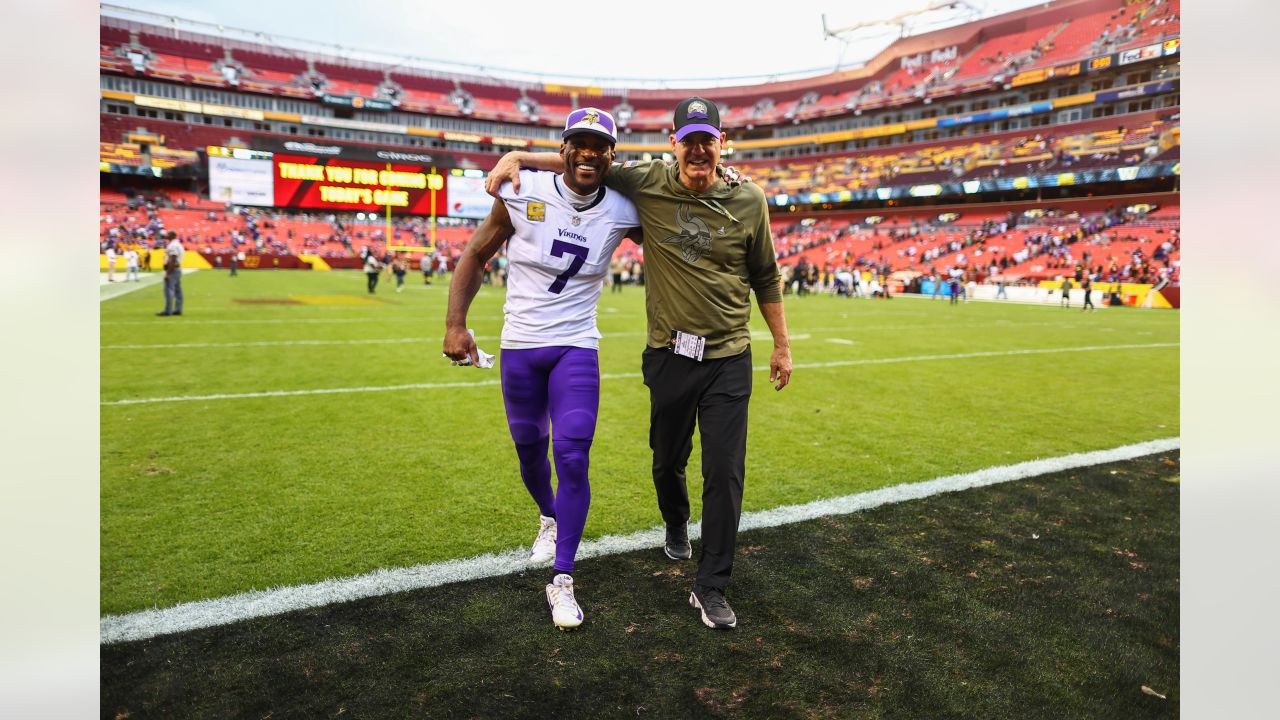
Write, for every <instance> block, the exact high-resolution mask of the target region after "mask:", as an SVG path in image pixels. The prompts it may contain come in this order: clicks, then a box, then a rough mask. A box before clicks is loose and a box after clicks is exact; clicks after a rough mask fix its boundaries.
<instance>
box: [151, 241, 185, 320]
mask: <svg viewBox="0 0 1280 720" xmlns="http://www.w3.org/2000/svg"><path fill="white" fill-rule="evenodd" d="M168 238H169V244H168V245H166V246H165V249H164V310H163V311H161V312H158V313H156V315H159V316H161V317H165V316H169V315H181V314H182V256H183V255H184V254H185V253H186V250H184V249H183V247H182V242H181V241H180V240H178V233H176V232H174V231H173V230H169V231H168Z"/></svg>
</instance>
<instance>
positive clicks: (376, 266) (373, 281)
mask: <svg viewBox="0 0 1280 720" xmlns="http://www.w3.org/2000/svg"><path fill="white" fill-rule="evenodd" d="M381 273H382V263H380V262H378V255H377V253H375V252H373V251H372V250H370V251H369V252H368V254H367V255H365V256H364V275H365V278H366V286H367V287H368V288H369V294H370V295H372V294H373V293H374V292H375V291H376V290H377V289H378V275H379V274H381Z"/></svg>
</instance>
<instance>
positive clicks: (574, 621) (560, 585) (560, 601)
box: [547, 573, 582, 630]
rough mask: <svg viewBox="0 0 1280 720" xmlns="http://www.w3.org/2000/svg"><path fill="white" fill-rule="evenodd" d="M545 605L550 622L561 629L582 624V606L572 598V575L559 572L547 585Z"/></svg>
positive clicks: (569, 628)
mask: <svg viewBox="0 0 1280 720" xmlns="http://www.w3.org/2000/svg"><path fill="white" fill-rule="evenodd" d="M547 605H548V606H550V608H551V622H553V623H555V624H556V627H558V628H560V629H561V630H572V629H573V628H576V627H578V626H579V625H581V624H582V608H580V607H578V601H577V600H574V599H573V577H572V576H569V575H566V574H564V573H560V574H559V575H556V576H555V577H554V578H552V580H551V583H550V584H548V585H547Z"/></svg>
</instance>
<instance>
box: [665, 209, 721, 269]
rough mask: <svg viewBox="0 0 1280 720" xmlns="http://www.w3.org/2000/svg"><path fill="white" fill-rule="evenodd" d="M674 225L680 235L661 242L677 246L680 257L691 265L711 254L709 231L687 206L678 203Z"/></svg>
mask: <svg viewBox="0 0 1280 720" xmlns="http://www.w3.org/2000/svg"><path fill="white" fill-rule="evenodd" d="M676 224H678V225H679V226H680V234H678V235H672V236H671V237H669V238H665V239H663V240H662V241H661V242H664V243H667V244H670V245H677V246H679V248H680V256H681V257H683V258H684V261H685V262H687V263H689V264H690V265H692V264H693V263H696V262H698V260H700V259H701V258H702V256H704V255H706V254H707V253H709V252H711V231H710V230H709V229H708V228H707V224H706V223H705V222H703V221H702V218H700V217H698V216H697V215H694V214H692V213H691V212H689V206H688V205H686V204H684V203H680V205H679V206H677V208H676Z"/></svg>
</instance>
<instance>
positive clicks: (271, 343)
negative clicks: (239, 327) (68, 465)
mask: <svg viewBox="0 0 1280 720" xmlns="http://www.w3.org/2000/svg"><path fill="white" fill-rule="evenodd" d="M432 339H433V338H383V339H373V338H371V339H368V340H264V341H262V342H232V343H172V344H166V345H103V346H102V348H101V349H103V350H178V349H188V348H236V347H287V346H291V345H395V344H402V343H422V342H429V341H430V340H432ZM434 339H436V340H439V338H434ZM477 339H478V340H484V339H485V338H484V337H477Z"/></svg>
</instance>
